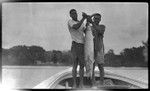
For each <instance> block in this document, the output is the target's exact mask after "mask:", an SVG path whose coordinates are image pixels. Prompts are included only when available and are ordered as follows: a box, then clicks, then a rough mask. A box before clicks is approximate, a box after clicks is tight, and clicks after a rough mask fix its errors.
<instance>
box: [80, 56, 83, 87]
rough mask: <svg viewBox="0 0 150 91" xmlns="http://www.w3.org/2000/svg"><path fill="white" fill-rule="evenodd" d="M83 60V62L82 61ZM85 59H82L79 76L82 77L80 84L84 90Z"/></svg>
mask: <svg viewBox="0 0 150 91" xmlns="http://www.w3.org/2000/svg"><path fill="white" fill-rule="evenodd" d="M81 60H82V61H81ZM83 60H84V59H83V58H82V59H80V60H79V61H80V69H79V75H80V83H79V87H80V88H82V87H83V77H84V64H83V63H82V62H83Z"/></svg>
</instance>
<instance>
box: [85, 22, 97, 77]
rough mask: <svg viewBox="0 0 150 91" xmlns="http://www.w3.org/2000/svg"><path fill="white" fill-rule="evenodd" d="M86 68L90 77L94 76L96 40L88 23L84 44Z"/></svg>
mask: <svg viewBox="0 0 150 91" xmlns="http://www.w3.org/2000/svg"><path fill="white" fill-rule="evenodd" d="M84 56H85V68H86V74H87V76H88V77H90V78H91V77H92V73H93V71H92V70H93V63H94V61H95V60H94V42H93V34H92V30H91V26H90V25H88V26H87V28H86V31H85V44H84Z"/></svg>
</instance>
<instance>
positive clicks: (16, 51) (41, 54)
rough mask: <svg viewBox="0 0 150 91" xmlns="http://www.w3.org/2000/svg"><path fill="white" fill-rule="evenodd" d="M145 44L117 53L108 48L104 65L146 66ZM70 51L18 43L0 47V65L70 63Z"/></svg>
mask: <svg viewBox="0 0 150 91" xmlns="http://www.w3.org/2000/svg"><path fill="white" fill-rule="evenodd" d="M144 49H145V46H144V45H143V46H139V47H132V48H125V49H123V50H122V51H121V52H120V54H119V55H116V54H115V53H114V50H113V49H110V50H109V51H108V52H107V53H105V66H111V67H119V66H125V67H135V66H136V67H147V66H148V64H147V62H146V61H145V58H144V56H143V50H144ZM71 56H72V55H71V51H70V50H69V51H59V50H52V51H45V50H44V49H43V48H42V47H40V46H35V45H34V46H25V45H18V46H14V47H12V48H10V49H4V48H2V65H56V64H57V65H72V57H71Z"/></svg>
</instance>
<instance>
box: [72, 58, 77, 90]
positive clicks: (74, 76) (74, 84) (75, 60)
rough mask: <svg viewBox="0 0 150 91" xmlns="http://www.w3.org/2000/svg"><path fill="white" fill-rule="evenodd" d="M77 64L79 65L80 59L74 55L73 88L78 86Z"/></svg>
mask: <svg viewBox="0 0 150 91" xmlns="http://www.w3.org/2000/svg"><path fill="white" fill-rule="evenodd" d="M77 66H78V60H77V59H76V58H75V57H73V69H72V76H73V88H76V87H77V82H76V81H77Z"/></svg>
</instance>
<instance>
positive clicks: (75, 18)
mask: <svg viewBox="0 0 150 91" xmlns="http://www.w3.org/2000/svg"><path fill="white" fill-rule="evenodd" d="M70 17H71V18H72V19H73V20H77V18H78V15H77V11H76V10H75V9H71V10H70Z"/></svg>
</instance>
